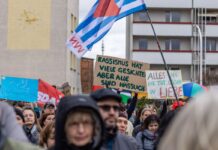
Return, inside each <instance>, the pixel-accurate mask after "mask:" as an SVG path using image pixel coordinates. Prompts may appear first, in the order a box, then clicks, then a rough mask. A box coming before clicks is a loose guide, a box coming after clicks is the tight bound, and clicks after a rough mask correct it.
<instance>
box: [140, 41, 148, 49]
mask: <svg viewBox="0 0 218 150" xmlns="http://www.w3.org/2000/svg"><path fill="white" fill-rule="evenodd" d="M139 49H148V41H147V40H146V39H140V40H139Z"/></svg>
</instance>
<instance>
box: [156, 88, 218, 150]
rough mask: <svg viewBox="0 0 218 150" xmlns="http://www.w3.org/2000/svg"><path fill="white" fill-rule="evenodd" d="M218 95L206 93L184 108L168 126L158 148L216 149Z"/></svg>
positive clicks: (217, 146) (163, 149)
mask: <svg viewBox="0 0 218 150" xmlns="http://www.w3.org/2000/svg"><path fill="white" fill-rule="evenodd" d="M217 108H218V95H217V94H216V93H214V92H208V93H204V94H202V95H199V97H197V98H195V99H194V100H193V101H192V102H190V103H189V104H187V106H184V108H182V110H181V112H179V113H178V115H177V117H176V118H175V120H174V122H172V124H171V125H170V126H169V127H168V129H167V131H166V133H165V135H164V136H163V138H162V140H161V142H160V145H159V146H158V150H216V149H217V148H218V118H217V112H218V111H217Z"/></svg>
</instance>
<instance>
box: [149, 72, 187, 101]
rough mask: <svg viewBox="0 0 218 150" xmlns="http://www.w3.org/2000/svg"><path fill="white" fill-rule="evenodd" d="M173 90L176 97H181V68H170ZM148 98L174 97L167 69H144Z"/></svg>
mask: <svg viewBox="0 0 218 150" xmlns="http://www.w3.org/2000/svg"><path fill="white" fill-rule="evenodd" d="M169 72H170V75H171V78H172V81H173V85H174V88H175V91H176V93H177V97H178V98H183V88H182V75H181V70H175V71H172V70H170V71H169ZM146 82H147V90H148V98H150V99H175V95H174V92H173V88H172V86H171V84H170V80H169V77H168V75H167V71H165V70H156V71H146Z"/></svg>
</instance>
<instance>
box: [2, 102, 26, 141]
mask: <svg viewBox="0 0 218 150" xmlns="http://www.w3.org/2000/svg"><path fill="white" fill-rule="evenodd" d="M0 126H1V132H2V134H4V135H6V136H7V138H11V139H13V140H18V141H24V142H27V141H28V139H27V137H26V135H25V133H24V131H23V129H22V127H21V126H20V125H19V124H18V123H17V119H16V116H15V112H14V109H13V108H12V107H11V106H10V105H8V104H7V103H5V102H0Z"/></svg>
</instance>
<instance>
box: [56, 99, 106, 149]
mask: <svg viewBox="0 0 218 150" xmlns="http://www.w3.org/2000/svg"><path fill="white" fill-rule="evenodd" d="M77 108H87V109H89V110H91V111H93V114H92V115H93V117H94V119H95V122H96V125H95V131H94V132H95V135H94V137H93V142H92V144H89V145H86V146H84V147H82V148H76V147H75V146H73V145H68V144H67V139H66V135H65V132H64V126H65V122H66V118H67V115H68V113H70V112H71V111H72V110H75V109H77ZM103 130H104V123H103V120H102V119H101V116H100V114H99V112H98V107H97V105H96V103H95V101H93V100H92V99H91V98H90V97H88V96H82V95H77V96H67V97H63V98H62V99H61V100H60V103H59V105H58V108H57V114H56V124H55V132H56V133H55V147H54V149H55V150H98V149H99V147H100V146H101V143H102V139H103V138H102V137H103V133H104V131H103Z"/></svg>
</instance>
